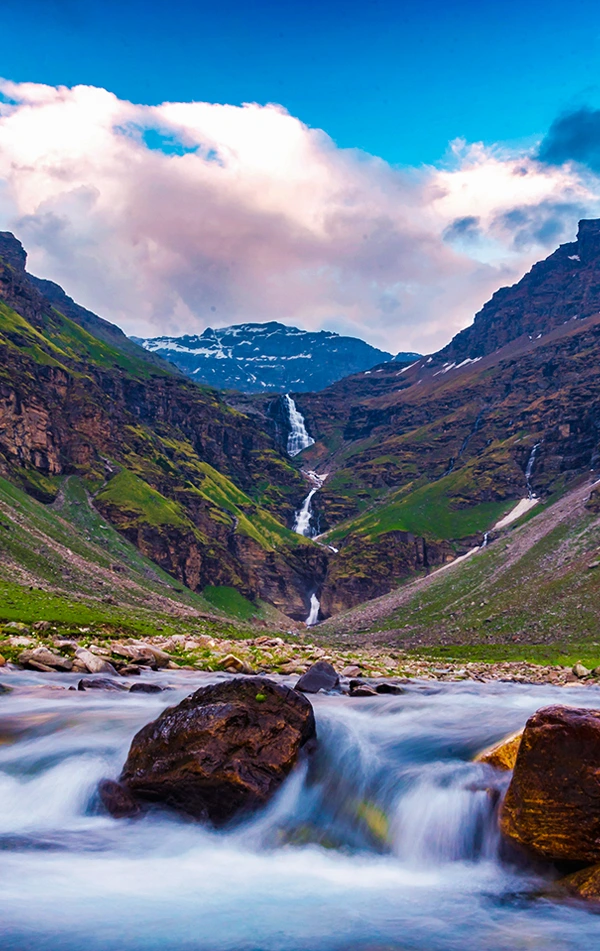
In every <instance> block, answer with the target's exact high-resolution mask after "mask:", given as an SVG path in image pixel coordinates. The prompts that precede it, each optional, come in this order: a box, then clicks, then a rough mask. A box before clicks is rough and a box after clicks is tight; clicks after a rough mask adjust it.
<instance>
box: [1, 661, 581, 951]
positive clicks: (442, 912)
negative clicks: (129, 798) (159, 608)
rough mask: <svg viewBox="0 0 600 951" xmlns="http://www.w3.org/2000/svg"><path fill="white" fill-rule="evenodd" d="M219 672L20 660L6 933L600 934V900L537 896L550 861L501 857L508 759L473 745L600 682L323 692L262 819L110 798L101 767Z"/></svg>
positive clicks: (476, 941) (188, 950) (340, 942)
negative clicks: (114, 687)
mask: <svg viewBox="0 0 600 951" xmlns="http://www.w3.org/2000/svg"><path fill="white" fill-rule="evenodd" d="M154 676H155V678H156V679H157V680H159V681H162V682H163V683H165V684H166V683H168V681H169V677H170V676H171V677H173V676H175V675H170V674H169V673H167V672H164V673H160V674H156V675H154ZM207 679H209V675H201V674H193V673H190V674H189V675H186V674H185V673H184V672H181V673H178V674H177V675H176V686H175V688H174V689H172V690H170V691H169V692H168V693H163V694H155V695H142V694H122V693H105V692H102V691H86V692H77V691H75V692H69V691H67V690H60V689H50V686H49V685H52V684H55V685H56V686H57V687H58V685H64V684H65V683H69V676H68V675H66V676H65V675H62V676H61V675H56V676H54V675H51V674H46V675H44V674H39V675H38V674H17V673H14V672H11V673H10V675H5V676H4V678H3V680H4V682H5V683H6V682H8V681H9V682H10V683H11V685H15V687H16V689H15V690H14V691H13V692H12V693H9V694H4V695H1V696H0V846H1V850H2V859H1V861H0V937H1V942H0V946H1V947H2V949H3V951H34V949H35V951H84V949H85V951H192V949H194V951H417V949H418V951H548V949H552V951H588V949H593V948H596V947H599V946H600V917H599V916H597V915H595V914H592V913H591V912H590V911H589V910H586V909H585V908H584V907H583V906H580V905H575V904H566V903H563V904H555V903H552V902H550V901H549V900H547V899H545V898H543V897H540V891H541V890H542V889H543V887H544V885H545V884H546V882H545V881H544V879H541V878H540V877H539V873H534V872H533V871H525V870H523V869H518V868H516V867H512V866H510V865H507V864H505V863H503V862H502V861H501V860H500V858H499V856H498V840H497V836H496V832H495V818H494V809H495V804H494V803H495V800H494V798H493V797H492V796H490V794H489V792H488V791H487V790H488V789H489V787H490V786H494V785H499V786H502V785H503V784H505V782H506V777H505V776H502V774H498V773H494V771H493V770H492V769H491V768H490V767H487V766H483V765H478V764H474V763H472V762H471V761H470V760H471V757H472V756H473V754H474V753H475V752H476V751H477V750H478V749H479V748H481V747H482V746H485V745H487V744H488V743H490V742H492V741H495V740H497V739H499V738H500V737H502V736H503V735H504V734H506V733H508V732H510V731H512V730H515V729H516V728H518V727H519V726H521V725H522V724H523V723H524V721H525V719H526V718H527V717H528V716H529V715H530V714H531V713H532V712H533V711H534V710H535V709H537V708H538V707H540V706H543V705H544V704H547V703H549V702H554V701H558V702H563V703H566V702H569V703H578V704H585V705H587V706H594V705H597V706H599V707H600V691H598V690H596V689H595V688H575V689H569V690H568V691H567V690H560V689H559V688H551V687H540V686H536V687H533V686H531V687H530V686H525V685H516V684H476V683H469V682H464V683H460V684H437V683H433V682H431V683H429V684H428V683H425V682H422V683H420V684H419V683H414V684H411V685H410V686H409V687H408V688H407V692H406V693H405V694H404V695H402V696H398V697H391V696H380V697H377V698H364V699H352V698H345V697H326V696H317V697H315V698H314V705H315V710H316V717H317V729H318V734H319V739H320V746H319V749H318V752H317V754H316V756H315V757H314V759H313V761H312V762H311V765H310V767H309V768H306V766H304V767H300V768H299V769H298V770H297V771H296V773H295V774H293V775H292V776H291V777H290V779H289V780H288V782H287V783H286V784H285V786H284V787H283V788H282V790H281V791H280V793H279V794H278V796H277V798H276V799H275V800H274V801H273V802H272V804H271V805H270V807H269V808H268V809H267V810H265V811H263V812H262V813H261V814H259V815H256V816H255V817H254V818H252V819H251V820H249V821H247V822H246V823H244V824H242V825H238V826H236V827H235V828H231V829H229V830H227V831H219V832H214V831H210V830H208V829H205V828H203V827H202V826H201V825H198V824H194V823H191V822H186V821H184V820H182V819H179V818H177V817H176V816H175V815H172V814H168V813H161V812H159V811H156V812H153V813H150V814H147V815H146V816H145V817H144V818H142V819H137V820H120V821H119V820H113V819H110V818H108V817H106V816H103V815H101V814H99V812H98V811H97V808H96V800H95V795H94V790H95V786H96V783H97V781H98V780H99V779H100V778H101V777H103V776H117V775H118V773H119V770H120V767H121V765H122V763H123V760H124V758H125V756H126V753H127V749H128V746H129V743H130V740H131V737H132V736H133V734H134V733H135V732H136V730H138V729H139V727H140V726H142V725H143V724H144V723H146V722H148V721H149V720H150V719H152V718H153V717H155V716H156V715H157V714H158V713H159V712H160V710H161V709H162V708H163V707H164V706H166V705H167V704H172V703H174V702H177V701H178V700H179V699H180V698H181V697H183V696H184V695H186V694H187V693H189V692H190V691H191V690H192V689H194V688H195V687H196V686H198V685H199V684H201V683H205V682H207ZM212 679H213V680H214V679H217V677H216V676H215V675H212ZM19 685H20V686H19ZM40 685H45V686H40Z"/></svg>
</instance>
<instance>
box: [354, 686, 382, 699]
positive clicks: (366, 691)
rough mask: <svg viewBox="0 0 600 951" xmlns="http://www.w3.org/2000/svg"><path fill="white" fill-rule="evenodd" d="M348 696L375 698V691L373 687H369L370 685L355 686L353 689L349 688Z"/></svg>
mask: <svg viewBox="0 0 600 951" xmlns="http://www.w3.org/2000/svg"><path fill="white" fill-rule="evenodd" d="M350 696H351V697H376V696H377V691H376V690H375V687H371V685H370V684H357V685H356V686H355V687H350Z"/></svg>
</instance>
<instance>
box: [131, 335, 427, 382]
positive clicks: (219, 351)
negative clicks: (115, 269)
mask: <svg viewBox="0 0 600 951" xmlns="http://www.w3.org/2000/svg"><path fill="white" fill-rule="evenodd" d="M132 340H133V341H134V342H135V343H137V344H139V345H140V346H142V347H143V348H144V349H145V350H146V351H147V352H150V353H154V354H158V355H159V356H161V357H162V358H163V359H165V360H169V361H171V362H172V363H173V364H174V365H175V366H177V367H178V369H179V370H181V371H182V372H183V373H185V374H186V375H187V376H190V377H191V378H192V379H194V380H196V382H198V383H204V384H206V385H209V386H216V387H217V388H219V389H231V390H238V391H240V392H244V393H263V392H278V393H286V392H291V391H293V392H297V393H300V392H307V391H312V390H321V389H323V388H324V387H326V386H328V385H329V384H331V383H333V382H334V381H335V380H338V379H341V378H342V377H344V376H347V375H348V374H350V373H356V372H360V371H361V370H368V369H370V368H371V367H373V366H376V365H377V364H380V363H384V362H386V361H388V360H391V359H392V354H391V353H388V352H387V351H384V350H379V349H377V348H376V347H372V346H371V345H370V344H368V343H366V342H365V341H364V340H361V339H360V338H359V337H348V336H343V335H340V334H337V333H334V332H333V331H327V330H320V331H308V330H301V329H300V328H298V327H289V326H287V325H285V324H282V323H279V322H277V321H269V322H267V323H252V322H246V323H243V324H234V325H232V326H230V327H222V328H217V329H213V328H211V327H208V328H207V329H206V330H204V331H203V332H202V333H201V334H184V335H181V336H178V337H168V336H162V337H146V338H144V337H132ZM418 356H419V354H414V353H405V354H398V355H397V357H395V358H394V359H398V357H400V359H401V360H403V361H404V362H409V361H410V360H413V359H415V358H417V357H418Z"/></svg>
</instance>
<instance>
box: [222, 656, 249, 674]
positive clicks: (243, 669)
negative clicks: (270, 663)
mask: <svg viewBox="0 0 600 951" xmlns="http://www.w3.org/2000/svg"><path fill="white" fill-rule="evenodd" d="M219 666H220V667H221V668H222V669H223V670H228V671H230V672H231V673H234V674H252V673H254V671H253V670H251V668H250V667H249V666H248V664H246V663H244V661H243V660H240V658H239V657H236V656H235V654H227V655H226V656H225V657H223V658H221V660H220V661H219Z"/></svg>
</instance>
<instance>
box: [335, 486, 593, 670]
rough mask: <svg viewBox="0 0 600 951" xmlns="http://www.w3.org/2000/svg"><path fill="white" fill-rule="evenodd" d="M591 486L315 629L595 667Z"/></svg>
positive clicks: (410, 645) (343, 637)
mask: <svg viewBox="0 0 600 951" xmlns="http://www.w3.org/2000/svg"><path fill="white" fill-rule="evenodd" d="M589 498H590V485H589V482H587V481H586V482H584V483H583V484H581V485H580V486H579V487H577V488H575V489H572V490H570V491H568V492H566V493H562V494H559V497H558V498H554V499H553V500H549V501H548V503H546V504H545V505H543V504H540V505H539V507H538V508H537V509H536V508H534V509H532V510H531V512H530V513H528V514H527V515H526V516H524V517H523V518H522V519H521V520H520V521H518V522H515V523H514V525H513V526H511V527H510V528H509V529H507V530H505V531H503V532H500V533H498V534H497V537H495V538H494V537H493V538H492V541H491V543H490V544H489V546H488V547H486V548H483V549H481V550H479V551H477V552H476V553H475V554H473V555H471V556H470V557H469V558H467V559H466V560H464V561H462V562H460V563H455V564H452V565H451V566H449V567H447V568H444V569H443V570H441V571H438V572H434V573H432V574H430V575H429V576H428V577H421V578H419V579H418V580H416V581H412V582H408V583H406V584H405V585H404V586H402V587H399V588H397V589H396V590H395V591H392V592H391V593H390V594H388V595H385V596H384V597H382V598H379V599H377V600H376V601H373V602H371V603H370V604H366V605H362V606H360V607H358V608H356V609H354V610H352V611H348V612H346V613H344V614H340V615H339V616H338V617H335V618H331V619H330V620H329V621H326V622H325V623H324V624H322V625H320V627H319V628H318V629H317V630H318V634H319V637H320V638H321V639H323V640H326V641H327V642H330V641H331V642H332V643H343V642H348V641H352V642H355V641H356V642H359V643H377V644H383V643H385V644H387V645H389V646H393V647H397V648H403V649H407V650H409V651H410V650H412V651H414V652H415V653H418V654H419V655H424V654H425V655H429V656H432V657H439V658H440V659H442V658H453V659H463V660H467V659H468V660H504V659H514V660H517V659H523V660H529V661H534V662H540V663H562V664H564V663H570V662H574V661H575V660H578V659H581V660H583V662H584V663H586V664H588V665H591V666H593V667H595V666H600V615H599V613H598V605H599V604H600V514H599V513H598V511H597V509H596V506H595V505H593V504H591V503H590V502H589Z"/></svg>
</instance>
